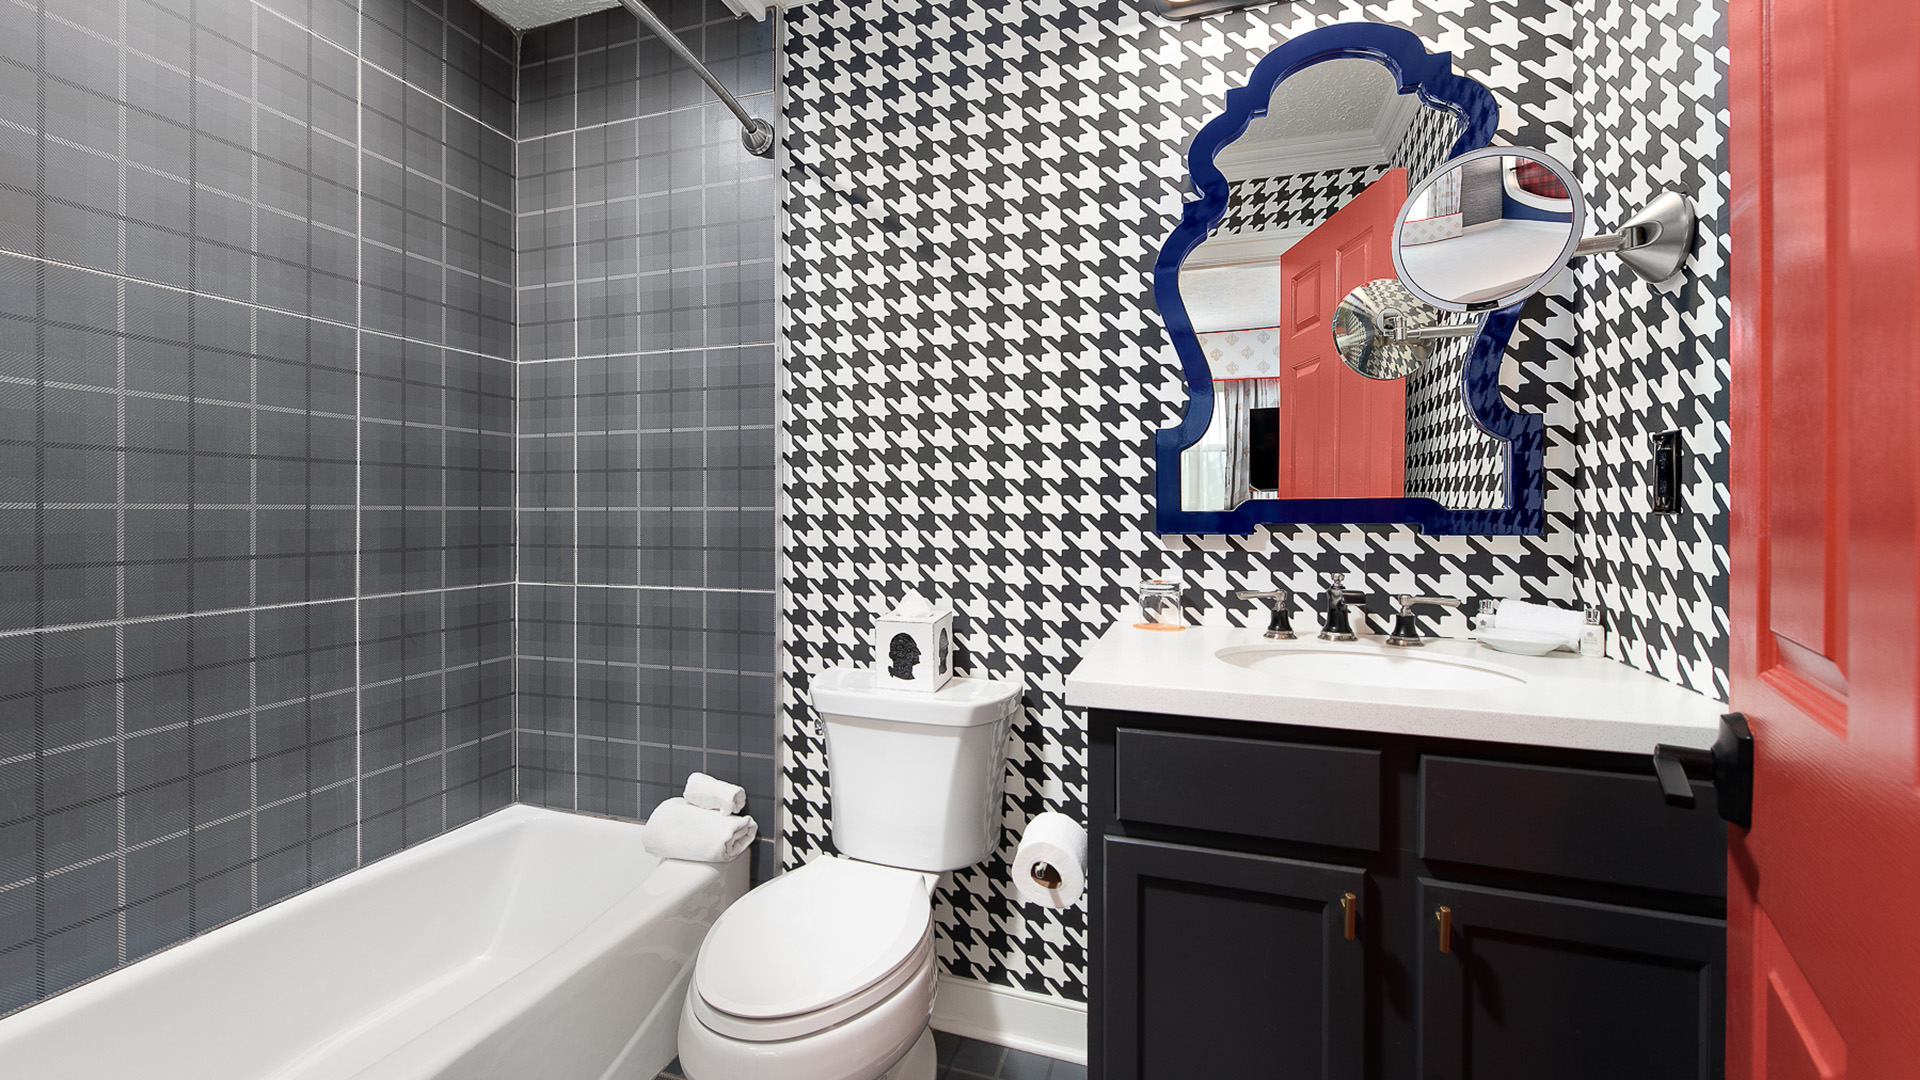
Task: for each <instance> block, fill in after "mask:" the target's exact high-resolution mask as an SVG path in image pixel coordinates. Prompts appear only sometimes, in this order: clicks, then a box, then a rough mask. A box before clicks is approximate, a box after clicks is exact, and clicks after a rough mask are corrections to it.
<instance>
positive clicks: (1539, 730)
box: [1067, 622, 1726, 754]
mask: <svg viewBox="0 0 1920 1080" xmlns="http://www.w3.org/2000/svg"><path fill="white" fill-rule="evenodd" d="M1249 646H1252V647H1272V648H1274V649H1306V650H1351V651H1354V652H1361V653H1370V654H1378V655H1381V656H1384V657H1387V658H1388V659H1390V660H1392V661H1394V662H1396V663H1407V664H1418V663H1419V660H1418V658H1419V657H1422V656H1426V657H1433V658H1436V659H1439V658H1453V659H1457V660H1460V661H1463V662H1465V663H1467V664H1469V665H1471V666H1473V667H1475V668H1478V669H1480V670H1483V671H1484V670H1492V671H1498V672H1500V673H1502V674H1505V675H1507V676H1509V677H1515V676H1517V677H1518V678H1520V679H1524V680H1525V681H1524V682H1520V681H1512V682H1511V684H1510V685H1504V686H1500V687H1497V688H1493V689H1464V690H1462V689H1445V690H1437V689H1436V690H1412V689H1406V688H1403V687H1398V686H1363V685H1354V684H1350V683H1346V682H1333V681H1319V680H1314V679H1311V678H1308V677H1305V676H1303V675H1301V674H1282V673H1279V672H1274V671H1263V670H1261V669H1260V667H1259V666H1258V665H1254V666H1251V667H1249V666H1242V664H1236V663H1230V662H1228V661H1226V660H1223V659H1221V658H1220V657H1219V656H1217V655H1216V654H1217V653H1219V652H1220V651H1221V650H1223V649H1245V648H1247V647H1249ZM1242 659H1243V660H1244V659H1245V656H1244V654H1243V656H1242ZM1307 670H1308V671H1311V664H1308V665H1307ZM1067 704H1068V705H1072V706H1077V707H1080V708H1090V709H1128V710H1132V711H1135V712H1155V713H1167V714H1172V715H1180V716H1206V717H1216V718H1219V719H1223V720H1252V721H1256V722H1261V723H1269V724H1299V725H1302V726H1305V727H1325V728H1345V729H1348V730H1352V731H1376V732H1383V733H1388V734H1396V735H1424V736H1430V737H1438V738H1448V739H1474V740H1479V741H1482V742H1499V743H1519V744H1524V745H1529V746H1558V747H1566V748H1570V749H1577V750H1605V751H1613V752H1618V753H1630V754H1651V753H1652V752H1653V748H1654V747H1655V746H1656V745H1657V744H1660V743H1667V744H1669V745H1673V746H1691V747H1697V748H1701V749H1705V748H1707V747H1710V746H1712V745H1713V740H1714V737H1715V736H1716V735H1717V734H1718V731H1719V722H1720V714H1721V713H1723V712H1725V711H1726V706H1725V705H1723V704H1721V703H1720V702H1717V701H1715V700H1713V699H1712V698H1709V697H1707V696H1705V695H1704V694H1697V693H1695V692H1693V691H1691V690H1687V689H1684V688H1682V687H1679V686H1675V685H1674V684H1672V683H1670V682H1667V681H1665V680H1663V679H1657V678H1655V677H1653V676H1651V675H1648V674H1646V673H1645V672H1642V671H1638V670H1635V669H1633V668H1630V667H1628V666H1626V665H1625V664H1622V663H1619V662H1618V661H1614V660H1603V659H1592V658H1587V657H1582V656H1578V655H1575V654H1574V653H1571V652H1564V651H1563V652H1555V653H1550V654H1548V655H1546V656H1513V655H1509V654H1507V653H1500V652H1495V651H1494V650H1492V649H1489V648H1487V647H1486V646H1484V645H1481V644H1480V643H1479V642H1475V641H1462V640H1458V639H1449V638H1433V639H1429V641H1428V644H1427V645H1425V646H1424V647H1421V648H1415V649H1390V648H1387V647H1386V646H1385V645H1383V644H1381V639H1380V638H1377V637H1363V638H1361V639H1360V640H1359V641H1357V642H1353V643H1350V644H1337V643H1332V642H1325V641H1320V640H1318V639H1317V638H1315V637H1313V636H1312V635H1311V634H1303V635H1302V636H1301V637H1300V639H1299V640H1297V641H1291V642H1285V641H1268V640H1266V639H1265V638H1263V637H1261V635H1260V632H1259V631H1258V630H1251V629H1246V628H1241V627H1226V626H1195V627H1189V628H1187V629H1185V630H1181V631H1177V632H1169V631H1163V630H1137V629H1135V628H1134V627H1133V626H1132V625H1131V624H1129V623H1124V622H1123V623H1116V624H1114V625H1113V626H1112V627H1110V628H1109V629H1108V630H1107V632H1106V633H1105V634H1103V635H1101V637H1100V639H1099V640H1098V641H1096V642H1094V643H1093V644H1092V645H1090V646H1088V648H1087V652H1086V655H1085V656H1084V657H1083V658H1082V659H1081V661H1080V664H1079V666H1078V667H1076V668H1074V670H1073V674H1071V675H1069V676H1067Z"/></svg>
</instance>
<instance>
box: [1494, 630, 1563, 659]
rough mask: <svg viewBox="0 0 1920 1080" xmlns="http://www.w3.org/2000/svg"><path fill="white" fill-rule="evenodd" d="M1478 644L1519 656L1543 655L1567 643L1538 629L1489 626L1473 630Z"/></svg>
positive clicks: (1561, 638)
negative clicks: (1508, 628) (1507, 628)
mask: <svg viewBox="0 0 1920 1080" xmlns="http://www.w3.org/2000/svg"><path fill="white" fill-rule="evenodd" d="M1474 634H1475V636H1476V637H1478V638H1479V639H1480V644H1482V645H1485V646H1486V647H1487V648H1489V649H1492V650H1494V651H1495V652H1504V653H1516V654H1518V655H1520V656H1545V655H1547V654H1548V653H1550V652H1552V651H1553V650H1555V649H1557V648H1559V647H1560V646H1562V645H1565V644H1566V643H1567V639H1566V638H1564V637H1560V636H1559V635H1557V634H1546V633H1542V632H1540V631H1538V630H1501V629H1496V628H1492V627H1489V628H1487V629H1483V630H1477V631H1475V632H1474Z"/></svg>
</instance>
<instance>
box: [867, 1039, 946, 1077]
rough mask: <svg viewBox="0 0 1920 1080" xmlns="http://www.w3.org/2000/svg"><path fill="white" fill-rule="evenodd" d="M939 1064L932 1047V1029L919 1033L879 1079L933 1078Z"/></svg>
mask: <svg viewBox="0 0 1920 1080" xmlns="http://www.w3.org/2000/svg"><path fill="white" fill-rule="evenodd" d="M939 1065H940V1061H939V1058H938V1057H937V1056H936V1055H935V1053H934V1049H933V1029H932V1028H928V1029H927V1030H925V1031H922V1032H921V1033H920V1038H919V1040H918V1041H916V1042H915V1043H914V1044H913V1049H911V1050H908V1051H907V1056H906V1057H903V1058H901V1059H900V1060H899V1061H898V1062H897V1063H896V1064H895V1065H894V1066H893V1068H891V1069H888V1070H887V1071H886V1074H885V1075H884V1076H882V1077H880V1080H933V1078H934V1073H935V1072H936V1071H937V1070H938V1068H939Z"/></svg>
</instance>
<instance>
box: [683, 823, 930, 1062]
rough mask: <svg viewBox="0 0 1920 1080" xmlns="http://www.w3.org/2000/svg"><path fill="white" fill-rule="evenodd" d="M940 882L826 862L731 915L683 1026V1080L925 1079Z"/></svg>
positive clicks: (706, 960)
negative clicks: (922, 1045) (934, 898)
mask: <svg viewBox="0 0 1920 1080" xmlns="http://www.w3.org/2000/svg"><path fill="white" fill-rule="evenodd" d="M934 880H935V877H934V876H933V875H930V874H925V873H920V872H916V871H911V870H899V869H895V868H893V867H887V866H877V865H874V864H871V863H862V862H856V861H854V860H851V859H842V858H835V857H828V858H822V859H817V860H815V861H814V862H813V863H811V864H809V865H807V866H805V867H802V868H801V869H798V870H795V871H793V872H792V873H790V874H787V875H785V876H784V877H780V878H777V879H775V880H774V881H771V882H769V883H767V884H766V885H763V886H761V887H760V888H759V889H756V890H754V891H753V892H752V893H749V894H748V895H747V896H746V897H745V898H743V899H741V900H740V901H738V902H737V903H735V904H734V906H733V907H731V908H729V909H727V911H726V912H725V913H724V914H722V915H721V916H720V919H719V920H718V921H717V922H716V923H715V924H714V927H713V929H712V930H711V931H709V932H708V934H707V939H706V942H705V944H703V945H702V946H701V949H700V958H699V960H698V961H697V962H696V963H695V965H694V973H693V983H692V985H691V986H690V987H689V988H688V991H687V1001H686V1006H685V1007H684V1008H683V1010H682V1011H681V1015H680V1064H681V1067H682V1068H684V1069H685V1070H686V1074H687V1076H688V1077H689V1078H690V1080H769V1078H774V1077H777V1078H779V1080H876V1078H879V1077H887V1078H888V1080H931V1078H932V1076H933V1072H934V1070H933V1067H932V1062H931V1059H930V1058H929V1060H928V1062H927V1067H926V1068H925V1070H924V1072H922V1071H920V1070H917V1069H913V1068H911V1067H912V1066H914V1065H915V1064H917V1062H916V1061H915V1060H913V1059H917V1058H918V1057H920V1055H918V1054H913V1053H910V1051H915V1050H917V1049H918V1046H917V1045H916V1044H918V1043H919V1042H920V1041H921V1040H922V1039H923V1038H926V1039H927V1042H928V1045H929V1046H931V1039H930V1037H927V1036H926V1032H927V1022H928V1020H929V1019H930V1018H931V1017H932V1015H933V988H934V970H935V967H936V961H935V958H934V951H933V917H932V916H933V913H932V906H931V904H930V903H929V899H928V897H929V893H930V891H931V888H932V884H933V881H934ZM901 1066H907V1068H901Z"/></svg>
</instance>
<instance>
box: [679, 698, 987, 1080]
mask: <svg viewBox="0 0 1920 1080" xmlns="http://www.w3.org/2000/svg"><path fill="white" fill-rule="evenodd" d="M1020 690H1021V684H1020V683H1018V682H1012V681H1002V680H989V679H956V680H954V681H953V682H951V683H949V684H948V685H947V686H946V687H945V688H944V689H942V690H939V691H936V692H934V693H921V692H913V691H898V690H877V689H875V688H874V686H873V677H872V674H871V673H870V672H867V671H863V670H858V669H852V668H835V669H831V670H828V671H825V672H822V673H820V674H819V675H816V676H814V678H813V686H812V696H813V700H814V704H815V706H816V707H817V708H818V710H819V712H820V719H821V726H822V728H824V730H825V732H826V737H827V738H826V742H827V768H828V773H829V775H830V777H831V779H832V781H833V783H832V787H831V792H832V803H833V838H834V844H835V846H836V847H838V848H839V850H840V854H839V855H831V856H824V857H821V858H818V859H815V860H814V861H813V862H811V863H809V864H807V865H806V866H803V867H800V868H799V869H797V870H794V871H792V872H790V873H788V874H785V875H782V876H780V877H778V878H775V879H774V880H772V881H769V882H767V883H766V884H764V885H761V886H760V887H759V888H756V889H754V890H753V891H752V892H749V893H748V894H747V895H746V896H745V897H743V898H741V899H740V900H739V901H737V902H735V903H734V905H733V906H732V907H730V908H728V909H727V910H726V911H725V912H724V913H723V914H722V915H721V916H720V918H719V919H718V920H716V921H715V923H714V924H713V929H712V930H710V931H709V932H708V933H707V937H706V940H705V942H704V943H703V944H702V945H701V946H700V957H699V959H698V960H696V961H695V962H694V970H693V979H692V982H691V985H690V986H689V987H688V990H687V997H686V1004H685V1006H684V1007H683V1008H682V1009H681V1013H680V1066H681V1068H682V1070H683V1071H684V1072H685V1074H686V1076H687V1078H688V1080H934V1073H935V1060H934V1059H935V1055H934V1049H933V1036H932V1033H931V1030H930V1029H929V1027H928V1022H929V1020H930V1019H931V1018H932V1016H933V998H934V974H935V969H936V967H937V966H938V961H937V959H936V958H935V954H934V940H933V939H934V927H933V905H932V902H931V897H932V893H933V889H934V886H935V885H936V884H937V882H938V881H939V875H940V873H941V872H942V871H945V870H956V869H959V868H961V867H965V866H972V865H973V864H975V863H977V862H979V861H980V860H981V859H984V858H985V857H986V856H987V855H988V853H989V852H991V851H992V848H993V843H994V840H995V839H996V837H997V831H996V823H997V819H998V812H999V807H1000V791H1001V776H1002V773H1003V771H1004V769H1005V761H1004V757H1003V752H1004V747H1005V746H1006V741H1007V735H1008V733H1009V732H1010V731H1011V730H1012V727H1013V718H1014V714H1015V712H1016V711H1017V710H1018V708H1019V704H1020Z"/></svg>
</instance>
